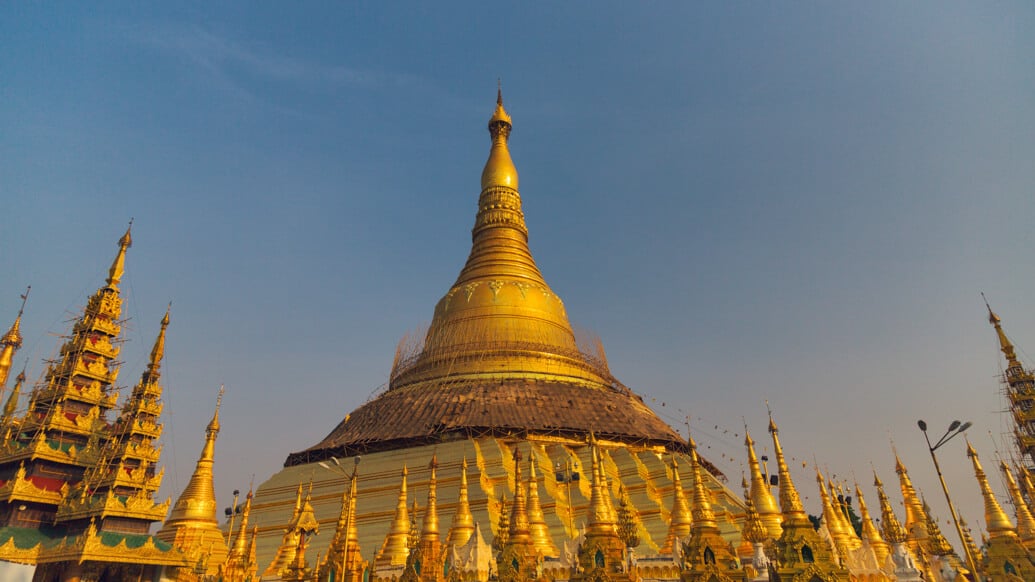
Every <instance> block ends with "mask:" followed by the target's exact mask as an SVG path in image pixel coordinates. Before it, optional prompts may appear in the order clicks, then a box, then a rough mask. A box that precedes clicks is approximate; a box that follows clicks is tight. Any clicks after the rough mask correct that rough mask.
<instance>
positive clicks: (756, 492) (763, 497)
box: [744, 426, 783, 539]
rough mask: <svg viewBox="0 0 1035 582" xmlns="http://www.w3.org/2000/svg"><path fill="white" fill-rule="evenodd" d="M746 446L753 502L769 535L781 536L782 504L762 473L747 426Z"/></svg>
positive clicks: (772, 536)
mask: <svg viewBox="0 0 1035 582" xmlns="http://www.w3.org/2000/svg"><path fill="white" fill-rule="evenodd" d="M744 446H746V447H747V450H748V469H749V471H750V472H751V493H750V497H751V502H752V504H753V505H754V507H755V511H757V512H758V515H759V518H760V519H761V520H762V524H763V525H764V527H765V528H766V531H767V532H768V535H769V537H771V538H773V539H776V538H778V537H780V532H781V527H780V522H781V521H782V520H783V515H781V513H780V506H779V505H777V504H776V499H775V498H773V492H772V491H771V490H770V489H769V481H768V480H767V479H766V476H765V475H763V474H762V466H761V464H760V463H759V462H758V456H756V454H755V441H753V440H752V439H751V434H750V433H748V430H747V427H746V426H745V427H744Z"/></svg>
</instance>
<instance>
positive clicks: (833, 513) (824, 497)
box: [816, 467, 848, 561]
mask: <svg viewBox="0 0 1035 582" xmlns="http://www.w3.org/2000/svg"><path fill="white" fill-rule="evenodd" d="M816 482H817V484H818V485H819V497H820V500H821V502H822V504H823V522H824V524H825V525H826V526H827V531H828V532H830V537H831V538H832V539H833V541H834V548H835V549H836V550H837V553H838V554H840V555H841V559H842V561H844V560H847V558H848V532H846V531H845V530H844V524H843V523H842V521H841V519H840V518H839V516H838V515H837V511H838V510H837V509H834V504H833V503H832V502H831V501H830V493H829V492H828V491H827V487H826V479H825V478H824V477H823V473H821V472H820V471H819V467H816Z"/></svg>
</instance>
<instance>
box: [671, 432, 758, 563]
mask: <svg viewBox="0 0 1035 582" xmlns="http://www.w3.org/2000/svg"><path fill="white" fill-rule="evenodd" d="M687 441H688V444H689V445H690V473H691V475H693V478H694V506H693V527H692V528H691V530H690V537H689V539H687V540H686V541H685V542H683V552H682V554H683V572H682V576H681V578H682V580H683V582H733V581H734V580H735V579H736V580H738V581H739V580H741V579H742V577H743V572H739V570H740V562H739V561H738V560H737V556H736V555H735V554H734V553H733V551H732V549H731V545H730V544H729V543H728V542H727V541H726V540H724V539H723V538H722V536H721V535H720V534H719V526H718V523H717V522H716V521H715V513H714V512H713V511H712V504H711V499H710V498H709V495H708V490H707V489H706V488H705V486H704V475H703V472H702V471H701V464H700V461H699V459H698V457H697V443H696V442H694V439H693V437H692V436H688V437H687Z"/></svg>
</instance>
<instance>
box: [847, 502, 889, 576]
mask: <svg viewBox="0 0 1035 582" xmlns="http://www.w3.org/2000/svg"><path fill="white" fill-rule="evenodd" d="M855 498H856V499H858V500H859V518H860V519H861V520H862V538H863V539H864V540H865V541H866V543H868V544H870V547H871V548H873V553H874V555H875V556H877V563H879V564H883V563H884V559H885V558H887V557H888V555H889V554H890V553H891V548H890V547H889V546H888V543H887V542H886V541H884V538H882V537H880V532H879V531H878V530H877V526H876V525H874V523H873V519H872V518H871V517H870V510H869V509H868V508H867V507H866V500H865V499H863V493H862V489H860V488H859V484H858V483H856V484H855ZM882 509H883V508H882Z"/></svg>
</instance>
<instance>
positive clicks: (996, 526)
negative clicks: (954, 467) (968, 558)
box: [967, 440, 1017, 538]
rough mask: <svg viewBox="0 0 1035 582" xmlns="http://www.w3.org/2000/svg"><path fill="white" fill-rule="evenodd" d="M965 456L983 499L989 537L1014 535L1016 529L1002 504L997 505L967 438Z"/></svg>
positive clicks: (983, 471) (976, 455)
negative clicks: (967, 458) (971, 465)
mask: <svg viewBox="0 0 1035 582" xmlns="http://www.w3.org/2000/svg"><path fill="white" fill-rule="evenodd" d="M967 456H968V457H970V461H971V463H973V465H974V476H975V477H976V478H977V481H978V486H979V487H980V488H981V496H982V497H983V498H984V500H985V524H986V529H987V530H988V535H989V537H991V538H996V537H1000V536H1003V535H1006V534H1007V533H1008V532H1012V533H1013V534H1014V535H1016V533H1017V529H1016V528H1015V527H1014V525H1013V523H1011V522H1010V518H1009V517H1007V515H1006V512H1005V511H1003V508H1002V506H1000V505H999V501H998V500H997V499H996V498H995V493H992V486H991V485H989V484H988V477H987V476H986V475H985V470H984V469H983V468H982V467H981V461H980V460H979V459H978V454H977V451H975V450H974V446H973V445H971V444H970V441H969V440H968V441H967Z"/></svg>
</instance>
